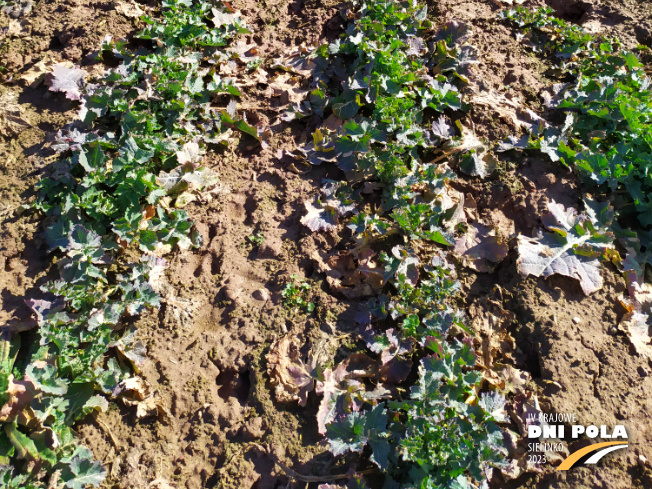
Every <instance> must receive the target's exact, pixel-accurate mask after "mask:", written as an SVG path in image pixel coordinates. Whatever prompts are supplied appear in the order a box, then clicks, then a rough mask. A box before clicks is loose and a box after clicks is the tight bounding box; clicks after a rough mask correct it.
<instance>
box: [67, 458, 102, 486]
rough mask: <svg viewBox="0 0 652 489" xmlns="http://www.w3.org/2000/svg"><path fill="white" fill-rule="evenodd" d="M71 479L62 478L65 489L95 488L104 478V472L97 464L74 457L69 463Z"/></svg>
mask: <svg viewBox="0 0 652 489" xmlns="http://www.w3.org/2000/svg"><path fill="white" fill-rule="evenodd" d="M70 472H71V473H72V477H71V478H67V477H65V476H64V477H63V478H64V480H65V483H66V487H69V488H71V489H85V488H86V487H87V486H89V485H90V486H92V487H97V486H99V485H100V484H101V483H102V482H103V481H104V479H105V478H106V470H104V468H103V467H102V465H101V464H100V463H99V462H92V461H91V460H88V459H86V458H82V457H75V458H73V459H72V461H71V462H70Z"/></svg>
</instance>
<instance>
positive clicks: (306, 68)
mask: <svg viewBox="0 0 652 489" xmlns="http://www.w3.org/2000/svg"><path fill="white" fill-rule="evenodd" d="M315 66H316V65H315V62H314V61H313V60H312V59H308V58H306V57H305V56H302V55H301V54H300V53H292V54H290V55H287V56H282V57H280V58H276V59H275V60H274V61H273V63H272V68H280V69H282V70H285V71H292V72H294V73H296V74H298V75H302V76H306V77H307V76H310V75H312V73H313V70H314V69H315Z"/></svg>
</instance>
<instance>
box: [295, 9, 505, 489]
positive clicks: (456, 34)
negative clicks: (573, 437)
mask: <svg viewBox="0 0 652 489" xmlns="http://www.w3.org/2000/svg"><path fill="white" fill-rule="evenodd" d="M353 5H354V6H355V10H354V11H353V12H349V15H348V18H349V19H351V21H350V23H349V25H348V27H347V28H346V31H345V33H344V34H342V35H341V36H340V38H338V39H337V40H335V41H334V42H332V43H330V44H327V45H323V46H320V47H319V48H317V49H316V51H315V52H314V53H313V55H312V61H313V62H314V63H315V66H316V68H315V71H314V73H313V82H314V89H313V90H312V91H311V93H310V96H309V99H308V101H307V102H305V103H304V104H303V107H301V108H300V109H301V110H296V111H295V113H296V116H301V115H303V114H305V113H306V112H308V111H311V112H312V113H314V114H316V115H317V116H319V117H321V118H324V119H329V120H331V121H332V120H333V118H334V117H335V118H336V119H335V125H336V126H338V127H337V128H333V124H330V125H329V126H328V127H331V129H328V128H323V127H322V128H320V129H318V130H317V131H315V133H314V135H313V141H312V142H311V143H310V144H308V145H307V146H304V147H303V148H300V151H302V152H303V153H304V155H305V157H306V158H307V160H308V161H310V162H311V163H312V164H315V165H320V164H336V165H337V166H338V167H339V168H340V169H341V170H342V171H343V174H344V175H345V176H346V179H345V180H344V181H341V182H333V181H325V182H324V188H323V189H322V191H321V193H320V195H318V196H315V198H314V200H313V201H312V202H309V203H308V204H307V209H308V215H307V216H305V217H304V219H303V220H302V222H303V223H304V224H305V225H306V226H308V227H309V228H310V229H311V230H312V231H323V230H326V231H328V230H333V229H335V228H336V226H337V224H338V223H345V224H346V225H347V226H348V227H349V228H350V229H351V230H352V231H353V243H351V249H350V250H349V251H347V252H346V259H350V260H352V262H353V263H355V267H356V271H355V272H354V274H353V275H354V278H353V279H351V280H348V279H347V280H343V281H340V282H337V283H336V282H333V281H331V282H329V283H330V284H331V286H335V285H336V284H337V287H338V289H337V290H338V291H340V292H342V293H344V294H345V295H346V296H347V297H356V298H358V297H369V296H371V297H370V298H368V300H367V302H366V308H365V309H364V310H363V311H361V312H360V313H359V314H358V316H357V318H356V321H357V323H358V324H359V325H360V331H361V337H362V338H363V339H364V341H365V343H366V347H367V352H356V353H353V354H351V355H350V356H348V357H347V358H345V359H344V360H343V361H342V362H340V363H338V364H337V365H336V366H334V367H333V368H332V369H331V368H326V369H323V370H321V371H320V370H319V369H317V370H312V373H311V374H310V373H309V371H310V369H309V368H308V367H307V366H305V365H301V367H302V368H303V370H302V371H303V372H305V373H304V376H305V377H306V378H308V379H309V378H310V375H312V376H313V377H314V378H316V380H317V382H316V391H317V392H318V393H320V394H322V395H323V400H322V401H321V405H320V409H319V412H318V426H319V430H320V432H322V433H323V434H325V436H326V437H327V439H328V442H329V447H330V450H331V452H332V453H333V454H334V455H342V454H344V453H346V452H349V451H350V452H358V453H361V454H364V455H365V459H367V460H369V461H371V462H372V463H373V464H374V465H375V466H376V467H377V468H378V469H379V470H380V472H381V473H382V474H383V475H382V478H383V481H384V482H383V484H384V485H383V487H388V488H399V487H405V488H407V487H417V488H422V489H426V488H429V489H434V488H456V489H462V488H466V489H470V488H476V487H479V486H480V485H481V484H483V481H486V479H487V477H488V474H490V471H491V467H494V466H500V465H501V464H503V463H504V456H505V454H506V451H505V449H504V447H503V446H502V435H501V430H500V428H499V426H498V425H497V424H496V423H497V422H500V421H504V420H505V419H504V417H503V411H502V408H503V406H504V403H505V400H504V398H503V397H502V396H500V395H499V394H497V393H481V392H480V383H481V377H482V375H481V374H480V373H479V371H478V370H477V369H476V367H475V365H476V353H475V350H474V348H473V342H472V333H471V331H470V330H469V328H468V326H467V323H466V319H465V318H464V316H463V314H462V313H461V312H460V311H458V310H456V308H455V307H454V304H453V299H454V298H455V297H456V295H457V294H458V291H459V287H460V286H459V282H458V281H457V279H456V272H455V268H454V267H453V266H452V265H450V264H449V263H448V261H447V259H446V256H447V253H446V251H444V249H443V247H447V246H450V245H452V244H454V238H455V235H456V234H459V233H461V232H463V231H464V218H463V217H462V214H463V199H461V198H460V196H459V194H458V193H457V192H456V191H455V190H454V189H453V188H452V186H451V182H452V181H453V180H454V179H455V173H454V172H453V171H452V170H451V169H450V168H449V167H448V166H447V164H445V163H441V161H445V160H449V161H453V162H455V164H456V165H458V166H459V167H460V168H461V169H462V170H463V171H467V172H470V173H475V174H479V173H480V172H482V171H483V168H484V167H485V166H486V162H485V161H484V158H485V157H486V152H485V151H483V149H482V148H480V147H479V145H475V146H474V145H469V135H468V133H465V131H464V127H463V126H462V125H461V124H454V123H453V122H451V121H452V120H458V119H461V118H462V117H463V115H464V114H463V113H464V111H465V109H466V108H467V107H466V104H465V103H464V101H463V98H462V95H461V92H460V90H461V88H462V87H463V86H464V85H465V84H466V83H468V76H469V74H470V67H471V65H472V64H473V63H474V62H475V60H474V57H473V48H472V47H471V46H470V45H468V44H467V43H466V41H467V39H468V38H469V36H470V34H471V32H470V30H469V28H468V27H467V26H465V25H463V24H457V23H454V22H452V23H448V24H446V25H445V26H444V28H443V29H441V30H439V31H437V32H435V31H434V29H433V26H432V24H431V22H430V21H429V20H428V19H427V10H426V7H425V6H424V7H422V6H418V5H416V3H413V2H395V1H390V2H387V1H382V0H367V1H365V2H361V1H355V2H353ZM338 256H339V257H338V258H337V259H338V260H343V259H344V258H345V257H344V256H343V255H342V254H340V255H338ZM342 269H344V267H343V268H342ZM348 269H349V270H350V269H351V266H349V267H348ZM345 273H351V272H350V271H349V272H345ZM343 282H346V283H345V284H344V285H345V286H346V285H349V287H348V288H346V287H344V286H342V283H343ZM302 385H303V386H304V390H303V391H302V394H301V396H305V395H306V394H307V391H306V389H311V386H312V381H311V380H310V381H307V380H304V381H303V384H302ZM305 386H308V387H305ZM301 396H300V397H301ZM302 403H305V397H302ZM367 457H368V458H367ZM366 484H367V483H366V482H365V476H363V475H361V474H354V475H353V476H352V477H351V478H350V480H349V485H348V487H356V488H361V487H368V486H367V485H366ZM322 487H324V488H327V487H329V488H330V487H340V486H332V485H326V484H325V485H322Z"/></svg>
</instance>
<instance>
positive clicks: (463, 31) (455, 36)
mask: <svg viewBox="0 0 652 489" xmlns="http://www.w3.org/2000/svg"><path fill="white" fill-rule="evenodd" d="M472 34H473V31H472V30H471V26H470V25H469V24H465V23H464V22H456V21H454V20H452V21H450V22H447V23H446V24H445V25H444V27H443V28H442V29H440V30H439V32H437V34H436V35H435V39H436V40H438V41H439V40H444V41H446V43H447V44H448V45H449V46H453V45H454V44H459V43H460V42H462V41H464V40H465V39H468V38H469V37H470V36H471V35H472Z"/></svg>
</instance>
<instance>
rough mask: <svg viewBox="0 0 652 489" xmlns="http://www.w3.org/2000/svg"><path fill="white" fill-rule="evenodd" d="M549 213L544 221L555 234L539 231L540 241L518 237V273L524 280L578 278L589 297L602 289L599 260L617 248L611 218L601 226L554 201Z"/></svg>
mask: <svg viewBox="0 0 652 489" xmlns="http://www.w3.org/2000/svg"><path fill="white" fill-rule="evenodd" d="M548 209H549V211H550V212H549V214H547V215H545V216H543V217H542V221H543V223H544V225H545V226H546V227H547V228H548V229H549V230H551V231H553V233H544V232H541V231H539V235H538V236H537V237H536V238H526V237H525V236H519V237H518V252H519V255H520V256H519V258H518V260H517V261H516V265H517V267H518V271H519V272H520V273H521V275H524V276H527V275H534V276H535V277H541V276H543V277H548V276H550V275H553V274H560V275H565V276H567V277H572V278H575V279H576V280H578V281H579V282H580V285H581V287H582V290H583V291H584V293H585V294H587V295H588V294H591V293H593V292H595V291H596V290H598V289H600V288H601V287H602V275H601V274H600V260H599V258H605V254H606V251H607V250H608V249H611V248H613V238H614V237H613V233H612V232H611V231H609V230H608V228H607V227H606V226H608V224H609V223H610V222H611V218H610V217H607V218H606V220H604V222H599V221H597V220H596V218H595V217H594V218H593V219H592V218H591V217H590V216H586V215H583V214H580V215H578V214H577V211H576V210H575V209H572V208H569V209H565V208H564V206H563V205H561V204H557V203H556V202H554V201H552V202H551V203H550V204H549V205H548ZM607 214H609V215H611V216H612V215H613V214H612V213H611V212H607Z"/></svg>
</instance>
